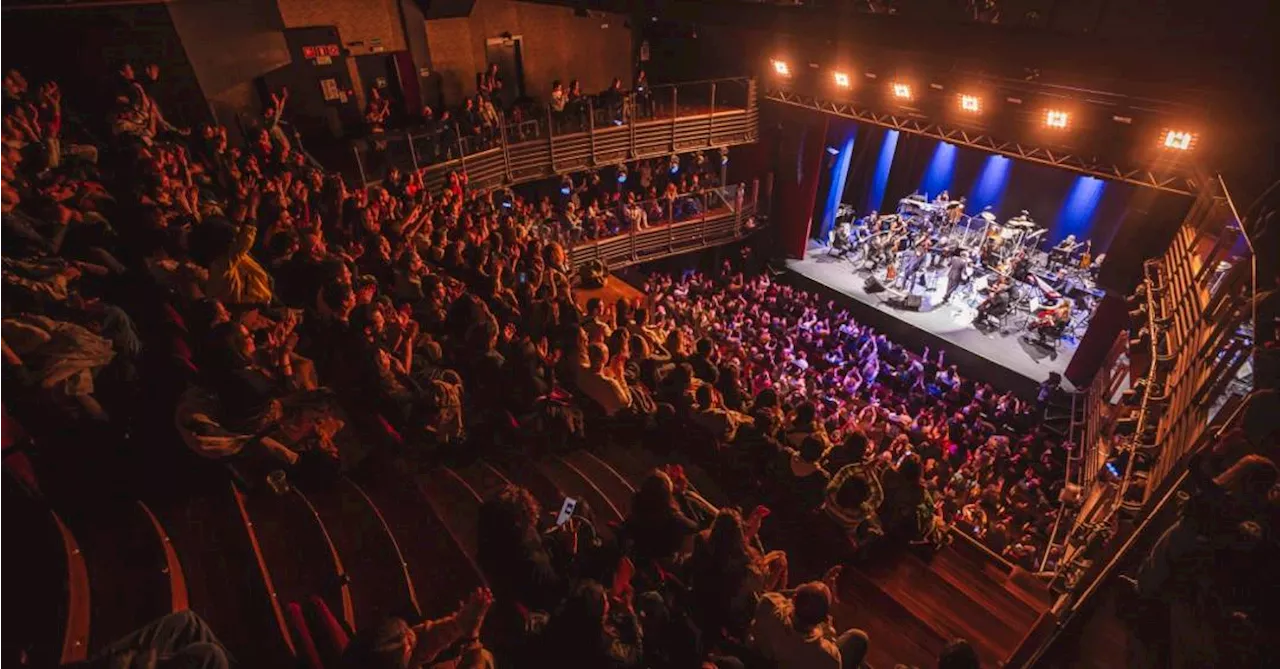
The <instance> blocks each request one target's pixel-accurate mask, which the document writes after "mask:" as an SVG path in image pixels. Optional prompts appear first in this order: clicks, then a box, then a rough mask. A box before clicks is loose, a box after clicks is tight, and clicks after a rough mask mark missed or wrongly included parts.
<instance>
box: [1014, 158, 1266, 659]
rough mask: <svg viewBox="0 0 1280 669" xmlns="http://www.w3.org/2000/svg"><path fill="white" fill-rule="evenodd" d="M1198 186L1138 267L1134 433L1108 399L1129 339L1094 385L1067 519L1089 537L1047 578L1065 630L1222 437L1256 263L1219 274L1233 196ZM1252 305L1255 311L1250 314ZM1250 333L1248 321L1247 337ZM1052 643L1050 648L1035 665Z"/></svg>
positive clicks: (1073, 543)
mask: <svg viewBox="0 0 1280 669" xmlns="http://www.w3.org/2000/svg"><path fill="white" fill-rule="evenodd" d="M1201 182H1202V183H1203V184H1204V187H1203V189H1202V190H1201V192H1200V194H1199V197H1197V199H1196V202H1195V204H1194V205H1193V206H1192V208H1191V211H1190V212H1189V213H1188V214H1187V216H1186V217H1185V218H1184V220H1183V221H1182V223H1181V224H1180V226H1179V228H1178V231H1177V234H1176V235H1175V236H1174V239H1173V241H1172V242H1171V244H1170V246H1169V248H1168V249H1167V250H1166V251H1165V252H1164V253H1162V254H1161V255H1160V256H1159V257H1158V258H1157V259H1153V260H1149V261H1147V262H1146V263H1145V264H1144V267H1143V284H1142V285H1143V287H1144V291H1145V294H1144V295H1143V303H1144V306H1145V310H1146V314H1145V316H1144V325H1145V327H1146V328H1147V331H1148V334H1149V336H1150V344H1149V346H1145V347H1144V348H1143V350H1142V351H1129V353H1128V354H1137V355H1139V356H1140V355H1147V356H1150V361H1149V365H1148V366H1146V368H1145V369H1144V370H1143V373H1142V377H1143V379H1144V382H1145V388H1144V389H1143V393H1142V396H1141V398H1140V401H1139V402H1138V403H1137V406H1136V407H1135V409H1136V411H1135V412H1134V413H1130V414H1129V415H1127V416H1125V417H1124V418H1123V420H1124V421H1126V423H1127V427H1131V428H1132V432H1130V431H1129V430H1125V431H1124V433H1123V435H1122V434H1121V433H1120V432H1119V431H1118V427H1119V424H1120V420H1122V419H1121V418H1120V414H1121V413H1122V412H1124V411H1126V410H1127V408H1128V407H1129V406H1130V405H1131V402H1129V401H1121V402H1116V401H1115V396H1116V392H1117V391H1118V389H1119V385H1118V383H1117V381H1118V379H1117V374H1118V373H1123V372H1124V371H1125V369H1126V366H1125V364H1121V363H1120V357H1121V355H1122V354H1123V353H1122V351H1124V350H1125V349H1126V348H1127V345H1128V344H1129V343H1130V342H1129V341H1128V336H1127V334H1126V333H1121V334H1120V335H1119V336H1118V337H1117V341H1116V344H1115V345H1114V346H1113V348H1112V352H1111V353H1110V354H1109V359H1108V362H1107V364H1106V365H1104V370H1103V372H1102V373H1101V374H1099V375H1098V376H1097V377H1095V378H1094V380H1093V382H1092V383H1091V385H1090V389H1089V394H1088V399H1087V402H1088V403H1087V405H1086V406H1087V409H1088V415H1087V416H1086V424H1085V430H1086V433H1085V439H1086V443H1085V445H1084V451H1083V453H1082V455H1083V458H1084V460H1085V463H1086V471H1085V472H1084V475H1085V478H1084V479H1083V480H1084V481H1085V482H1086V483H1087V484H1088V485H1087V487H1086V488H1085V489H1084V490H1082V491H1081V492H1082V495H1083V496H1084V499H1086V500H1088V501H1086V502H1085V504H1086V506H1085V507H1084V508H1082V510H1081V511H1080V512H1079V513H1078V514H1077V517H1076V519H1075V528H1077V529H1078V528H1085V529H1089V530H1090V531H1088V532H1076V531H1075V529H1073V530H1071V531H1068V532H1067V534H1066V535H1065V536H1066V537H1068V540H1067V542H1066V543H1064V547H1063V559H1062V561H1061V563H1060V564H1059V568H1058V574H1057V576H1056V577H1055V582H1057V583H1058V584H1059V585H1061V586H1065V587H1064V590H1065V594H1066V595H1067V596H1066V597H1065V598H1064V599H1063V600H1062V604H1063V608H1062V612H1063V619H1064V621H1066V620H1070V619H1072V618H1076V617H1077V616H1078V614H1079V613H1080V611H1081V610H1082V609H1084V608H1085V607H1088V606H1091V604H1092V600H1093V599H1094V598H1095V597H1096V593H1097V592H1098V589H1099V588H1100V587H1102V586H1103V585H1104V584H1105V583H1107V582H1109V580H1110V579H1112V578H1113V576H1114V574H1115V571H1116V569H1117V568H1118V565H1120V564H1121V563H1122V561H1123V560H1125V559H1126V557H1128V556H1129V554H1130V553H1131V552H1132V550H1133V547H1134V546H1135V545H1136V544H1137V543H1138V542H1140V541H1144V540H1147V539H1151V538H1152V537H1151V536H1148V535H1150V534H1151V533H1152V524H1153V523H1155V522H1158V518H1157V517H1158V516H1159V515H1160V514H1161V513H1162V512H1163V511H1165V510H1166V509H1167V507H1168V504H1169V500H1170V499H1172V497H1173V496H1174V495H1175V493H1176V491H1177V490H1179V489H1180V488H1181V487H1182V485H1183V484H1184V483H1185V481H1186V478H1187V471H1186V466H1187V462H1188V460H1189V459H1190V458H1191V456H1192V455H1193V454H1195V453H1197V452H1199V451H1201V450H1203V449H1204V448H1206V444H1208V443H1209V442H1210V441H1211V440H1212V438H1213V437H1214V435H1215V434H1221V432H1222V430H1223V429H1226V428H1217V427H1215V424H1217V423H1218V421H1217V420H1215V419H1214V417H1213V416H1212V415H1211V413H1210V409H1211V407H1212V406H1213V404H1214V401H1215V400H1216V399H1226V400H1228V401H1230V398H1229V397H1227V396H1226V393H1225V390H1226V388H1227V387H1228V385H1229V384H1230V383H1231V381H1232V379H1233V378H1234V377H1235V376H1236V374H1237V372H1238V370H1239V369H1240V367H1241V365H1242V364H1243V362H1244V360H1245V359H1246V357H1247V352H1248V350H1249V349H1250V347H1251V346H1254V345H1255V344H1256V342H1254V341H1250V338H1251V335H1248V334H1242V332H1243V330H1244V327H1245V326H1247V324H1248V321H1249V320H1250V319H1251V318H1254V319H1256V306H1257V305H1256V300H1251V299H1250V296H1251V295H1252V294H1255V293H1256V290H1257V284H1256V283H1255V277H1256V268H1257V265H1258V262H1259V258H1258V257H1257V256H1256V255H1253V254H1252V253H1250V256H1249V257H1248V258H1241V259H1239V260H1238V261H1235V263H1234V266H1231V265H1228V266H1229V267H1230V269H1229V270H1227V271H1225V272H1224V271H1222V269H1221V268H1220V267H1219V265H1220V263H1221V261H1223V260H1226V259H1227V254H1228V253H1230V251H1231V247H1232V246H1233V244H1234V242H1235V239H1236V234H1235V232H1236V231H1237V230H1243V229H1244V225H1245V223H1246V222H1245V221H1241V220H1240V219H1239V218H1237V217H1236V215H1237V214H1238V212H1237V210H1236V209H1235V207H1234V205H1232V204H1231V202H1230V200H1229V196H1228V197H1227V198H1225V199H1224V198H1223V197H1221V196H1220V195H1217V194H1215V193H1213V192H1212V191H1213V186H1215V185H1216V186H1218V187H1220V189H1221V192H1222V193H1223V194H1225V193H1226V191H1225V185H1224V184H1222V183H1221V179H1220V178H1219V180H1218V181H1217V182H1216V183H1215V182H1213V181H1212V180H1210V179H1203V180H1202V181H1201ZM1224 214H1225V215H1224ZM1250 248H1251V249H1252V244H1250ZM1245 263H1249V264H1247V265H1246V264H1245ZM1250 302H1253V303H1254V304H1253V305H1252V306H1253V307H1254V309H1255V311H1253V312H1250V311H1249V310H1248V309H1247V308H1246V305H1247V304H1248V303H1250ZM1256 325H1257V323H1256V320H1255V321H1254V327H1255V333H1256ZM1131 362H1132V361H1131ZM1129 399H1132V398H1129ZM1242 408H1243V405H1242V406H1241V407H1237V408H1236V410H1235V411H1234V412H1232V414H1231V416H1230V417H1229V418H1228V419H1227V420H1226V425H1228V426H1230V425H1231V424H1232V423H1234V422H1235V421H1237V419H1238V418H1239V417H1240V416H1241V415H1242V414H1241V413H1240V411H1241V410H1242ZM1113 442H1114V444H1113ZM1113 449H1114V451H1116V452H1120V453H1123V454H1127V455H1128V462H1127V464H1126V466H1125V468H1124V471H1123V473H1121V474H1120V475H1119V476H1118V477H1115V478H1111V477H1099V478H1097V479H1096V480H1095V481H1092V482H1091V481H1089V479H1088V476H1089V475H1090V474H1091V473H1092V472H1089V471H1087V468H1090V467H1097V468H1098V469H1099V470H1100V469H1101V468H1102V466H1103V465H1104V463H1106V462H1107V459H1108V458H1109V457H1110V455H1111V454H1112V452H1113ZM1140 459H1141V460H1142V464H1141V466H1140V465H1139V460H1140ZM1139 469H1141V471H1139ZM1117 479H1118V480H1117ZM1130 528H1132V529H1130ZM1057 636H1059V635H1055V638H1057ZM1053 643H1054V639H1050V640H1049V641H1047V642H1046V643H1045V644H1044V646H1042V647H1041V648H1040V649H1039V651H1038V652H1037V653H1036V655H1035V657H1037V658H1038V657H1040V656H1041V655H1042V654H1043V653H1044V650H1045V648H1047V647H1048V646H1049V645H1051V644H1053ZM1033 661H1034V660H1033Z"/></svg>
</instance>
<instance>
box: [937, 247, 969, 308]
mask: <svg viewBox="0 0 1280 669" xmlns="http://www.w3.org/2000/svg"><path fill="white" fill-rule="evenodd" d="M968 271H969V251H968V250H967V249H962V250H961V251H960V252H959V253H957V254H955V255H954V256H952V257H951V264H950V266H948V267H947V293H946V295H943V296H942V301H943V302H946V301H948V300H950V299H951V295H952V294H954V293H955V292H956V289H957V288H959V287H960V286H961V284H963V283H964V282H965V273H966V272H968Z"/></svg>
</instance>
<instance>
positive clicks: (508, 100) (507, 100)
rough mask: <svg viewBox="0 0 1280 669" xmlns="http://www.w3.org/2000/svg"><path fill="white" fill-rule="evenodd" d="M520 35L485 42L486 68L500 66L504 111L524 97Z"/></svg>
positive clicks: (500, 98) (501, 97) (494, 38)
mask: <svg viewBox="0 0 1280 669" xmlns="http://www.w3.org/2000/svg"><path fill="white" fill-rule="evenodd" d="M520 43H521V38H520V36H519V35H503V36H501V37H490V38H489V39H487V40H485V41H484V57H485V67H486V68H487V67H488V66H489V63H496V64H497V65H498V76H500V77H502V93H501V94H500V95H498V96H497V97H498V100H499V101H500V102H501V107H502V108H503V109H510V108H511V105H512V104H514V103H515V102H516V100H518V99H520V98H523V97H524V61H523V58H522V54H521V49H520V46H521V44H520Z"/></svg>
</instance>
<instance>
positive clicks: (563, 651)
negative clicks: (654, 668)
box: [540, 580, 644, 669]
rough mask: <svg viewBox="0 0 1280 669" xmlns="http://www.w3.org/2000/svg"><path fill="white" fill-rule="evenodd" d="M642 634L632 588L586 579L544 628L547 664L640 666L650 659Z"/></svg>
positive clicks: (627, 668) (609, 668)
mask: <svg viewBox="0 0 1280 669" xmlns="http://www.w3.org/2000/svg"><path fill="white" fill-rule="evenodd" d="M641 639H642V633H641V629H640V622H639V619H638V617H637V616H636V613H635V610H634V608H633V607H632V601H631V594H630V590H626V591H624V592H622V593H616V592H606V591H605V589H604V587H602V586H601V585H600V584H599V583H597V582H595V581H589V580H588V581H582V582H581V583H579V584H578V585H577V586H576V587H574V589H573V590H572V591H571V592H570V593H569V596H568V597H567V598H566V599H565V601H564V604H563V605H561V607H560V608H559V609H558V610H557V611H556V612H555V614H554V615H553V616H552V618H551V622H550V623H548V625H547V629H546V631H545V632H544V633H543V638H542V642H543V645H542V650H541V653H540V657H541V659H542V661H543V662H544V663H545V664H543V665H542V666H549V667H553V666H554V667H600V668H601V669H631V668H639V667H641V666H643V664H642V663H643V659H644V650H643V646H642V645H641Z"/></svg>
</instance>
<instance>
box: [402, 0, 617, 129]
mask: <svg viewBox="0 0 1280 669" xmlns="http://www.w3.org/2000/svg"><path fill="white" fill-rule="evenodd" d="M625 21H626V17H625V16H622V15H620V14H604V15H601V14H600V13H599V12H592V16H591V17H590V18H582V17H576V16H574V15H573V10H572V9H570V8H567V7H555V6H551V5H542V4H536V3H525V2H515V1H514V0H476V3H475V7H474V8H472V10H471V15H470V16H469V17H467V18H462V19H434V20H430V21H427V22H426V31H427V44H428V46H429V48H430V50H431V63H432V67H433V68H434V69H435V71H436V72H437V73H438V74H439V75H440V76H441V78H442V80H443V82H444V83H443V87H444V97H445V102H446V103H447V104H450V105H456V104H458V103H459V102H460V100H461V99H462V97H463V96H465V95H471V94H474V93H475V75H476V72H478V71H479V70H481V69H483V67H484V65H485V40H486V39H487V38H493V37H499V36H501V35H502V34H503V33H510V34H511V35H513V36H518V37H520V38H521V52H522V60H523V67H524V85H525V92H526V93H527V94H529V95H530V96H532V97H534V98H537V99H543V100H545V99H546V98H547V95H548V93H549V92H550V90H551V82H552V81H554V80H556V79H559V80H561V81H563V82H564V83H565V84H566V85H567V84H568V83H569V80H570V79H578V80H580V81H581V82H582V87H583V90H585V91H586V92H588V93H594V92H599V91H601V90H604V89H605V88H606V87H608V85H609V83H610V82H611V81H612V80H613V78H614V77H621V78H622V80H623V82H624V84H626V85H630V80H631V74H632V72H631V70H632V65H631V59H632V31H631V29H630V28H629V27H628V26H627V25H626V22H625ZM604 26H607V27H604Z"/></svg>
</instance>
